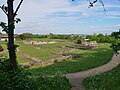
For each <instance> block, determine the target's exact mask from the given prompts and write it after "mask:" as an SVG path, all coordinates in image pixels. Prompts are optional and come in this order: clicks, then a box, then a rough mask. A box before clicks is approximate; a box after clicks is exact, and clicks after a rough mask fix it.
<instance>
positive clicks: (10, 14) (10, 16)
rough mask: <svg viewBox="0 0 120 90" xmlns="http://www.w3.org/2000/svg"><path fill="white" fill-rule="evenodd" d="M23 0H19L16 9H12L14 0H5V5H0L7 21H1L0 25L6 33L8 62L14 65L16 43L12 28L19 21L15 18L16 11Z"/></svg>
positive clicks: (15, 63) (15, 62)
mask: <svg viewBox="0 0 120 90" xmlns="http://www.w3.org/2000/svg"><path fill="white" fill-rule="evenodd" d="M22 2H23V0H20V2H19V4H18V6H17V8H16V10H15V11H14V8H13V3H14V0H7V6H5V5H2V6H0V8H1V9H2V11H3V12H4V13H5V15H6V16H7V21H8V22H7V23H4V22H1V23H0V26H1V27H2V29H3V31H6V33H7V34H8V51H9V59H10V63H11V64H12V65H13V66H14V67H15V66H16V65H17V61H16V53H15V49H16V45H15V44H14V29H15V22H16V23H18V22H19V21H20V19H19V18H16V15H17V12H18V10H19V8H20V6H21V4H22Z"/></svg>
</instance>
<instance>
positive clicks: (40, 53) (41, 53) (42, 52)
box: [19, 42, 71, 60]
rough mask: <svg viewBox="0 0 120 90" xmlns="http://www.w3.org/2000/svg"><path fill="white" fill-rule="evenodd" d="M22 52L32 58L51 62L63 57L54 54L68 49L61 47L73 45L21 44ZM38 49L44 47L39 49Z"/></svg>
mask: <svg viewBox="0 0 120 90" xmlns="http://www.w3.org/2000/svg"><path fill="white" fill-rule="evenodd" d="M19 45H20V47H19V48H20V51H22V52H24V53H27V54H28V55H30V56H32V57H37V58H39V59H41V60H49V59H51V58H56V57H61V56H62V55H55V54H53V52H57V51H61V50H64V49H68V48H64V49H63V48H60V47H59V46H68V45H71V43H65V42H58V43H54V44H43V45H27V44H21V43H20V44H19ZM38 47H43V48H40V49H38Z"/></svg>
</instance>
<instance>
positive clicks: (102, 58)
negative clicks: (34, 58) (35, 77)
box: [30, 44, 113, 74]
mask: <svg viewBox="0 0 120 90" xmlns="http://www.w3.org/2000/svg"><path fill="white" fill-rule="evenodd" d="M109 45H110V44H103V45H101V46H99V47H98V48H94V49H91V50H78V51H76V52H74V53H77V54H80V55H81V57H80V58H77V59H72V60H67V61H63V62H58V63H55V64H52V65H49V66H45V67H38V68H32V69H30V70H31V72H32V73H33V74H40V73H44V74H54V73H56V72H59V73H71V72H79V71H83V70H87V69H90V68H93V67H97V66H100V65H103V64H105V63H107V62H108V61H109V60H111V57H112V55H113V51H112V49H111V48H110V47H109Z"/></svg>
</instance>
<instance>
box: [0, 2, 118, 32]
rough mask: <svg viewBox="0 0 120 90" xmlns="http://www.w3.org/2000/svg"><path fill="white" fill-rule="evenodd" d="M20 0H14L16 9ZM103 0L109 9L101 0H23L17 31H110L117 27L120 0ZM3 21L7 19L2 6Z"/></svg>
mask: <svg viewBox="0 0 120 90" xmlns="http://www.w3.org/2000/svg"><path fill="white" fill-rule="evenodd" d="M19 1H20V0H15V2H14V9H15V8H16V6H17V5H18V2H19ZM91 1H92V0H91ZM103 2H104V5H105V9H106V12H105V11H104V9H103V7H102V5H101V4H100V3H99V2H98V3H96V4H95V5H94V7H92V8H88V6H89V3H88V0H75V1H74V2H72V0H24V2H23V4H22V6H21V8H20V10H19V12H18V15H17V17H18V18H20V19H21V20H22V21H21V22H20V23H19V24H16V28H15V33H16V34H21V33H26V32H29V33H34V34H49V33H53V34H93V33H103V34H106V33H107V34H110V33H111V32H114V31H118V29H120V1H117V0H103ZM2 4H6V0H0V5H2ZM0 21H7V19H6V16H5V15H4V13H3V12H2V10H0ZM0 32H2V29H1V28H0Z"/></svg>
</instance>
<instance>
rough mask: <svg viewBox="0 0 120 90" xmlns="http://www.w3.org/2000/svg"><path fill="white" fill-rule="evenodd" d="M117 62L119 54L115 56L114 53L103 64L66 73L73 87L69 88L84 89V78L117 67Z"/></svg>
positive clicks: (119, 61) (74, 89)
mask: <svg viewBox="0 0 120 90" xmlns="http://www.w3.org/2000/svg"><path fill="white" fill-rule="evenodd" d="M119 64H120V54H119V55H117V56H116V55H114V56H113V57H112V59H111V61H110V62H108V63H107V64H105V65H103V66H100V67H96V68H93V69H90V70H86V71H82V72H77V73H70V74H66V77H67V78H68V79H69V80H70V82H71V84H72V87H73V88H72V89H71V90H84V86H83V83H82V82H83V80H84V79H85V78H87V77H89V76H93V75H97V74H100V73H104V72H107V71H110V70H112V69H113V68H115V67H117V66H118V65H119Z"/></svg>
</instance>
